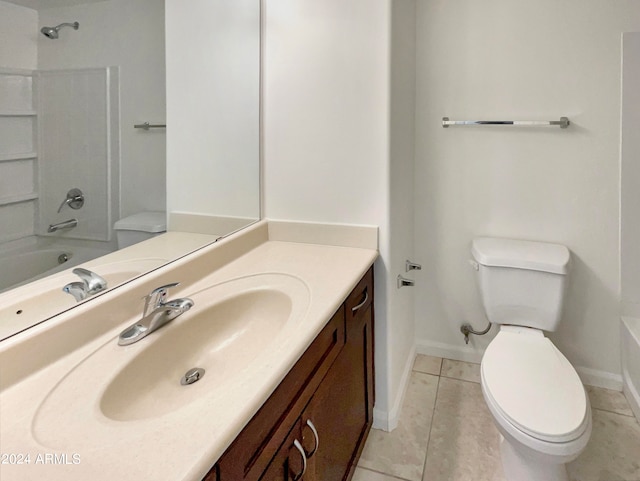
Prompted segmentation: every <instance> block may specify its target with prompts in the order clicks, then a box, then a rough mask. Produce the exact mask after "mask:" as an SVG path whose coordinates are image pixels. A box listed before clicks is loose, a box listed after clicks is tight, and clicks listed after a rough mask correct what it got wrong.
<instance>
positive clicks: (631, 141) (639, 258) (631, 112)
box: [620, 32, 640, 317]
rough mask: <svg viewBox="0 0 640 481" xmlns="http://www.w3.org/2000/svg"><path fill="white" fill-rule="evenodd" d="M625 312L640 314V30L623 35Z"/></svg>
mask: <svg viewBox="0 0 640 481" xmlns="http://www.w3.org/2000/svg"><path fill="white" fill-rule="evenodd" d="M622 66H623V71H622V75H623V77H622V172H621V179H622V181H621V189H622V193H621V208H622V221H621V237H622V238H621V242H620V246H621V253H620V258H621V263H620V265H621V284H622V314H624V315H629V316H634V317H640V269H639V268H638V267H639V266H640V221H639V218H640V188H638V187H639V183H640V162H638V160H640V135H638V132H640V32H634V33H626V34H625V35H624V36H623V59H622Z"/></svg>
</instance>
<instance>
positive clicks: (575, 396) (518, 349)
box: [481, 326, 590, 443]
mask: <svg viewBox="0 0 640 481" xmlns="http://www.w3.org/2000/svg"><path fill="white" fill-rule="evenodd" d="M481 370H482V382H483V387H484V390H483V391H484V392H485V394H486V395H487V396H488V397H489V398H490V399H491V401H492V404H493V407H494V408H495V409H496V410H497V411H498V414H500V415H501V417H502V418H503V419H504V420H506V421H508V422H509V423H510V424H512V425H513V426H514V427H515V428H517V429H518V430H519V431H521V432H523V433H525V434H528V435H529V436H531V437H533V438H535V439H538V440H542V441H547V442H552V443H563V442H569V441H573V440H575V439H577V438H579V437H580V436H581V435H582V434H583V433H584V432H585V430H586V429H587V427H588V424H589V419H590V417H589V416H588V401H587V398H586V393H585V391H584V387H583V385H582V382H581V381H580V378H579V377H578V374H577V373H576V371H575V369H574V368H573V366H572V365H571V364H570V363H569V361H568V360H567V359H566V358H565V357H564V356H563V355H562V353H561V352H560V351H559V350H558V349H557V348H556V347H555V346H554V345H553V343H552V342H551V341H550V340H549V339H547V338H546V337H544V335H543V334H542V331H539V330H537V329H531V328H526V327H517V326H502V327H501V330H500V332H499V333H498V335H497V336H496V338H495V339H494V340H493V341H492V342H491V343H490V344H489V346H488V347H487V349H486V351H485V353H484V356H483V359H482V366H481Z"/></svg>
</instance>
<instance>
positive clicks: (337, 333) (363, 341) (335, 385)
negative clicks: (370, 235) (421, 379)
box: [205, 268, 374, 481]
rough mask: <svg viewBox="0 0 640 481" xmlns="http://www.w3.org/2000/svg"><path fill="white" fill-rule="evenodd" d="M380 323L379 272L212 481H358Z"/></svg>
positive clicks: (290, 375) (271, 401)
mask: <svg viewBox="0 0 640 481" xmlns="http://www.w3.org/2000/svg"><path fill="white" fill-rule="evenodd" d="M373 318H374V314H373V268H372V269H370V270H369V271H368V272H367V273H366V274H365V276H364V277H363V278H362V280H361V281H360V282H359V283H358V285H357V286H356V287H355V289H354V290H353V291H352V292H351V294H350V295H349V296H348V298H347V300H346V301H345V302H344V304H343V305H342V306H341V307H340V308H339V309H338V311H337V312H336V313H335V314H334V316H333V317H332V318H331V320H330V321H329V322H328V323H327V325H326V326H325V328H324V329H323V330H322V331H321V333H320V334H319V335H318V336H317V337H316V339H315V340H314V342H313V343H312V344H311V346H310V347H309V348H308V349H307V350H306V351H305V353H304V354H303V355H302V357H301V358H300V359H299V360H298V362H297V363H296V365H295V366H294V367H293V368H292V369H291V371H290V372H289V373H288V374H287V376H286V377H285V378H284V380H283V381H282V382H281V383H280V385H279V386H278V387H277V388H276V390H275V391H274V393H273V394H272V395H271V397H269V399H268V400H267V401H266V402H265V403H264V405H263V406H262V407H261V408H260V410H259V411H258V412H257V413H256V415H255V416H254V417H253V418H252V419H251V421H249V423H248V424H247V426H246V427H245V428H244V430H243V431H242V432H241V433H240V434H239V435H238V437H237V438H236V439H235V441H234V442H233V443H232V444H231V446H230V447H229V448H228V449H227V451H226V452H225V453H224V454H223V455H222V457H221V458H220V459H219V460H218V462H217V464H216V466H214V468H212V470H211V472H210V473H209V474H208V475H207V476H206V477H205V481H214V480H215V481H249V480H251V481H300V480H303V481H346V480H349V479H351V477H352V475H353V471H354V469H355V465H356V462H357V460H358V458H359V456H360V453H361V452H362V448H363V446H364V442H365V440H366V437H367V435H368V433H369V430H370V428H371V424H372V421H373V404H374V371H373ZM303 472H304V474H303Z"/></svg>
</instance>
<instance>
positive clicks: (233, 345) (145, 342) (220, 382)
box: [32, 274, 310, 449]
mask: <svg viewBox="0 0 640 481" xmlns="http://www.w3.org/2000/svg"><path fill="white" fill-rule="evenodd" d="M183 295H184V294H183ZM186 297H190V298H191V299H193V301H194V303H195V304H194V307H192V308H191V310H189V311H187V312H186V313H184V314H182V315H181V316H180V317H178V318H176V319H174V320H173V321H171V322H170V323H169V324H167V325H166V326H164V327H162V328H161V329H159V330H158V331H156V332H154V333H152V334H150V335H149V336H147V337H146V338H144V339H142V340H140V341H138V342H137V343H134V344H131V345H129V346H118V345H117V338H113V339H111V340H110V341H109V342H108V343H107V344H105V345H103V346H102V347H100V348H99V349H97V350H96V351H95V352H94V353H93V354H91V355H90V356H89V357H87V358H86V359H85V360H84V361H83V362H81V363H80V364H78V365H77V366H76V367H75V368H74V369H73V370H72V371H70V372H69V373H68V374H67V376H65V378H64V379H62V380H61V381H60V382H59V383H58V384H57V385H56V386H55V388H54V389H53V390H52V391H51V392H50V393H49V394H48V395H47V397H46V398H45V399H44V400H43V402H42V403H41V405H40V407H39V408H38V411H37V413H36V416H35V418H34V421H33V424H32V432H33V436H34V437H35V438H36V439H37V440H38V441H39V442H40V443H41V444H43V445H45V446H49V447H51V448H54V449H65V448H70V447H71V446H72V445H75V446H77V445H78V439H84V438H86V436H87V432H92V433H93V435H92V437H95V439H99V438H100V437H101V436H100V435H99V431H100V430H113V429H118V428H121V427H122V426H123V425H130V424H131V425H135V424H136V423H135V422H144V423H146V425H147V426H149V425H151V424H153V423H163V422H168V421H167V419H166V418H167V416H178V417H186V416H190V415H191V414H192V413H194V412H201V411H199V410H189V409H186V408H188V407H189V406H190V405H191V404H192V403H194V402H198V401H201V402H206V401H207V399H208V398H211V397H213V398H215V397H216V396H223V395H226V394H227V393H229V392H232V391H233V388H234V386H235V385H237V384H239V383H242V382H245V381H244V379H245V376H243V375H242V373H243V372H244V371H245V370H246V369H247V368H249V367H251V366H252V365H255V363H260V362H263V361H264V358H265V356H266V355H268V354H269V350H270V349H272V348H273V347H274V343H279V344H280V345H281V344H283V340H286V338H287V333H290V332H292V331H291V330H292V329H296V328H297V327H299V325H300V323H301V322H302V321H303V319H304V317H305V313H306V310H307V308H308V305H309V300H310V296H309V290H308V288H307V286H306V284H305V283H304V282H303V281H301V280H299V279H298V278H296V277H293V276H289V275H285V274H258V275H253V276H248V277H242V278H237V279H234V280H231V281H228V282H225V283H222V284H217V285H215V286H211V287H208V288H206V289H204V290H201V291H199V292H196V293H188V294H187V295H186ZM133 321H135V319H133V320H132V321H131V322H133ZM123 327H124V325H123ZM191 368H203V369H204V370H205V374H204V376H203V377H201V379H200V380H198V381H197V382H195V383H194V384H190V385H182V384H181V383H180V381H181V378H182V377H183V376H184V374H185V373H186V372H187V371H188V370H189V369H191ZM81 393H82V394H81ZM96 421H97V422H96ZM87 423H93V424H92V425H91V427H88V424H87ZM96 430H98V432H96ZM79 436H80V437H79Z"/></svg>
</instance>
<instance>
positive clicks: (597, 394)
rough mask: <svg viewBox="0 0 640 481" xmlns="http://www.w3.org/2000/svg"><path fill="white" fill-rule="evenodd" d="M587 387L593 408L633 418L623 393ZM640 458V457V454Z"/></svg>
mask: <svg viewBox="0 0 640 481" xmlns="http://www.w3.org/2000/svg"><path fill="white" fill-rule="evenodd" d="M585 387H586V389H587V393H588V394H589V400H590V401H591V407H592V408H595V409H602V410H604V411H611V412H613V413H618V414H624V415H625V416H633V411H632V410H631V408H630V407H629V403H628V402H627V398H626V397H624V394H622V393H621V392H619V391H612V390H610V389H602V388H600V387H593V386H585ZM638 457H640V454H639V455H638Z"/></svg>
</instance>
